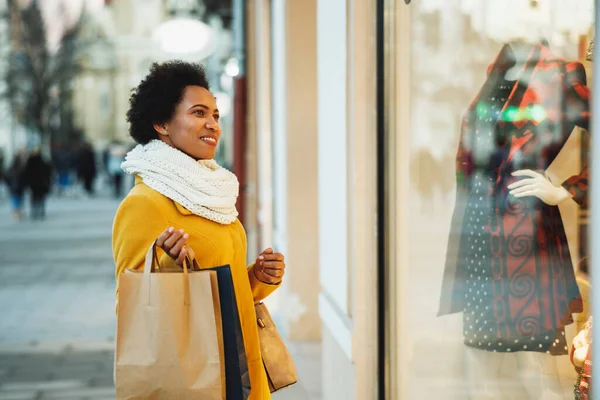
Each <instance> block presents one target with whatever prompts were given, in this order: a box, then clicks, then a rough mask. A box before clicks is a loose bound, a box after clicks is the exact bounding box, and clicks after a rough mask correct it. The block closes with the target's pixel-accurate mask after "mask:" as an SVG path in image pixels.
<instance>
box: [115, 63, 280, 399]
mask: <svg viewBox="0 0 600 400" xmlns="http://www.w3.org/2000/svg"><path fill="white" fill-rule="evenodd" d="M129 101H130V109H129V111H128V112H127V120H128V122H129V124H130V128H129V132H130V135H131V136H132V137H133V139H134V140H135V141H136V142H137V143H138V146H137V147H136V148H134V149H133V150H132V151H131V152H129V153H128V154H127V157H126V160H125V162H124V163H123V165H122V167H123V169H124V170H125V171H126V172H127V173H129V174H134V175H135V186H134V187H133V189H132V190H131V191H130V192H129V194H128V195H127V197H126V198H125V199H124V200H123V202H122V203H121V205H120V206H119V209H118V211H117V215H116V217H115V221H114V226H113V253H114V258H115V262H116V276H117V296H118V280H119V275H120V274H121V273H122V272H123V271H124V270H126V269H138V270H140V269H143V266H144V259H145V256H146V251H147V249H148V247H149V246H150V244H151V243H152V242H153V241H155V240H156V241H157V244H158V246H160V248H161V249H162V250H163V251H164V254H162V256H161V257H160V260H159V263H160V266H161V267H165V266H166V265H167V264H169V263H171V264H172V263H175V264H177V265H180V266H181V265H182V263H183V260H184V259H185V257H186V248H187V247H189V248H190V249H191V250H193V251H194V252H195V258H196V260H197V262H198V264H199V266H200V267H215V266H219V265H224V264H229V265H230V266H231V269H232V275H233V285H234V287H235V295H236V299H237V302H238V310H239V315H240V319H241V326H242V334H243V337H244V345H245V349H246V356H247V360H248V370H249V375H250V386H251V393H250V397H249V398H250V400H264V399H270V398H271V396H270V393H269V387H268V384H267V378H266V374H265V371H264V367H263V364H262V361H261V355H260V347H259V342H258V330H257V324H256V315H255V312H254V303H255V301H258V300H262V299H263V298H265V297H266V296H268V295H269V294H270V293H272V292H273V291H274V290H275V289H277V288H278V287H279V285H280V284H281V280H282V277H283V274H284V269H285V263H284V258H283V255H281V254H279V253H275V252H273V250H272V249H267V250H265V251H263V252H262V253H261V254H260V255H259V257H258V259H257V260H256V262H255V263H253V264H252V265H250V266H249V267H246V234H245V231H244V228H243V227H242V225H241V223H240V221H239V220H238V219H237V215H238V213H237V210H236V208H235V203H236V199H237V196H238V187H239V185H238V181H237V179H236V177H235V175H233V174H232V173H231V172H229V171H227V170H225V169H223V168H221V167H220V166H219V165H217V164H216V163H215V161H214V160H213V157H214V156H215V150H216V148H217V144H218V142H219V139H220V138H221V128H220V126H219V110H218V109H217V104H216V101H215V97H214V96H213V95H212V93H211V92H210V91H209V86H208V81H207V78H206V75H205V72H204V70H203V68H202V67H201V66H199V65H197V64H189V63H185V62H181V61H172V62H166V63H163V64H154V65H153V66H152V68H151V70H150V73H149V74H148V76H146V78H145V79H144V80H143V81H142V82H141V83H140V84H139V86H138V87H137V88H135V89H134V90H133V93H132V95H131V98H130V100H129Z"/></svg>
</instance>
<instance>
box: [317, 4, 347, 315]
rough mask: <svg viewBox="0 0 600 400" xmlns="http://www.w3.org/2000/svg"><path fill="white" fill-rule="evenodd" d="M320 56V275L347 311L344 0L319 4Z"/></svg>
mask: <svg viewBox="0 0 600 400" xmlns="http://www.w3.org/2000/svg"><path fill="white" fill-rule="evenodd" d="M317 57H318V61H317V74H318V85H319V86H318V107H319V112H318V131H319V135H318V148H319V158H318V163H319V248H320V249H321V252H320V256H319V264H320V279H321V285H322V287H323V292H324V293H323V298H324V299H327V300H326V301H331V302H333V303H334V304H332V305H331V306H332V307H334V308H335V309H338V310H339V311H341V312H342V313H343V314H345V315H347V314H348V311H349V307H348V269H347V265H348V260H347V198H346V193H347V167H346V146H347V143H346V1H345V0H319V1H318V3H317ZM324 322H325V323H327V321H324Z"/></svg>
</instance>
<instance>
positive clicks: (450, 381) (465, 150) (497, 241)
mask: <svg viewBox="0 0 600 400" xmlns="http://www.w3.org/2000/svg"><path fill="white" fill-rule="evenodd" d="M396 9H397V10H398V12H399V13H400V14H401V15H403V17H402V18H406V19H408V20H410V27H408V28H402V27H401V25H400V24H399V23H398V22H396V23H397V24H398V25H397V26H398V29H399V30H400V32H405V33H404V35H405V36H402V35H403V34H402V33H401V34H399V37H410V41H408V42H409V45H410V55H411V58H410V60H409V61H407V62H405V63H404V61H403V60H402V59H401V58H400V57H399V58H398V59H397V61H396V63H397V65H396V67H397V68H398V71H397V72H396V76H399V74H402V73H406V72H407V71H409V73H410V101H409V102H407V103H405V104H406V105H405V107H408V108H409V109H408V110H404V109H400V110H399V112H406V113H407V115H409V116H410V130H409V131H408V132H396V133H395V134H396V135H406V136H405V139H401V140H399V146H405V147H406V146H408V147H409V149H410V156H411V159H410V160H409V161H407V162H406V164H404V165H405V166H406V167H407V168H408V169H409V173H408V176H409V181H410V183H409V185H408V188H409V189H408V190H407V192H406V193H405V194H404V195H405V197H402V196H403V194H402V193H401V194H400V197H401V198H400V199H396V202H402V201H404V202H405V203H407V204H408V206H407V207H408V210H409V211H408V213H407V215H408V216H409V217H408V220H402V221H401V220H398V221H396V224H404V225H403V226H405V227H406V228H405V229H406V230H407V231H408V235H407V239H406V240H407V241H408V246H407V249H408V253H409V254H408V256H407V260H408V266H407V267H406V268H408V270H409V272H408V273H406V274H402V276H403V277H404V279H406V278H408V280H409V281H410V284H409V285H406V284H404V285H403V284H402V283H399V286H401V287H404V288H406V293H402V296H404V297H403V298H404V299H413V298H418V299H420V300H421V301H420V302H419V307H417V308H418V309H412V308H411V307H409V306H407V305H405V306H403V309H402V310H399V311H398V312H400V313H401V317H400V323H403V324H405V325H404V326H405V327H406V329H405V330H403V331H402V332H403V333H404V336H403V338H401V339H399V340H400V341H402V342H403V345H404V344H405V343H406V342H405V341H408V344H407V345H406V346H407V347H406V348H408V349H410V350H411V352H410V356H406V355H405V354H402V355H401V356H400V358H399V362H400V363H409V364H410V366H411V368H409V369H408V370H405V371H409V372H405V373H407V374H408V381H409V382H415V385H416V382H419V381H420V379H425V378H421V377H420V376H421V375H420V373H421V374H422V373H424V371H428V372H429V373H428V374H427V382H428V383H427V385H428V387H431V388H432V393H434V394H436V395H438V396H442V397H435V395H434V396H433V397H435V398H448V399H450V398H456V399H465V398H469V399H544V400H546V399H572V398H576V396H580V398H584V397H581V396H584V395H585V388H586V386H589V380H590V379H591V377H590V376H589V371H590V368H591V358H590V356H589V354H591V353H588V349H591V334H590V333H589V332H591V320H589V318H590V317H591V315H590V313H589V307H588V304H589V291H590V287H589V280H588V275H587V270H585V271H584V269H586V267H585V266H586V265H587V262H586V260H587V258H586V257H587V255H588V254H587V246H585V242H586V241H587V222H586V221H587V207H588V191H589V154H588V150H589V149H588V146H589V132H588V131H589V127H590V118H591V115H590V102H591V98H592V94H591V80H592V79H593V76H592V74H591V62H592V60H593V38H592V36H593V35H592V32H593V30H594V29H593V22H594V21H593V16H594V9H593V2H591V1H582V2H577V3H572V2H565V1H562V0H554V1H550V0H548V1H543V0H539V1H530V0H510V1H508V0H507V1H504V2H488V1H484V0H468V1H467V0H459V1H455V2H442V1H434V0H428V1H421V2H412V3H411V4H410V5H409V6H406V5H404V4H403V5H402V6H397V8H396ZM403 29H405V30H403ZM406 31H409V32H406ZM403 63H404V64H403ZM399 148H400V147H399ZM423 293H435V294H436V295H434V296H433V297H434V298H432V297H431V296H427V297H424V296H423ZM437 294H439V297H438V296H437ZM409 303H411V302H408V301H406V302H405V303H404V304H409ZM411 304H412V303H411ZM588 320H589V321H588ZM580 332H581V333H580ZM575 337H577V338H579V339H577V340H575ZM586 338H589V340H587V339H586ZM586 358H587V361H586ZM427 366H428V367H429V368H430V369H429V370H427ZM400 370H401V369H400ZM419 371H420V373H419ZM423 384H425V383H424V381H423ZM444 387H445V388H444ZM405 393H406V394H407V396H408V397H407V398H413V397H410V396H414V395H416V394H417V393H418V391H417V389H410V390H407V391H406V392H405Z"/></svg>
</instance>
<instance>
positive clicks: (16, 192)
mask: <svg viewBox="0 0 600 400" xmlns="http://www.w3.org/2000/svg"><path fill="white" fill-rule="evenodd" d="M26 162H27V153H26V152H25V150H24V149H22V150H19V151H18V152H17V154H15V156H14V158H13V161H12V163H11V165H10V167H9V168H8V170H7V171H6V174H5V181H6V186H7V187H8V191H9V193H10V201H11V206H12V213H13V217H14V218H15V219H16V220H20V219H22V218H23V216H24V215H25V213H24V212H23V197H24V194H25V177H24V171H25V164H26Z"/></svg>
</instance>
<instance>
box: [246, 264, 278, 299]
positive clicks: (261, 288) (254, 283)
mask: <svg viewBox="0 0 600 400" xmlns="http://www.w3.org/2000/svg"><path fill="white" fill-rule="evenodd" d="M253 268H254V263H252V264H251V265H250V266H249V267H248V279H250V287H251V288H252V295H253V296H254V302H255V303H256V302H259V301H261V300H264V299H265V298H267V297H268V296H269V295H270V294H271V293H273V292H274V291H275V290H276V289H277V288H278V287H279V286H281V282H279V283H265V282H262V281H260V280H258V278H256V275H254V270H253Z"/></svg>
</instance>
